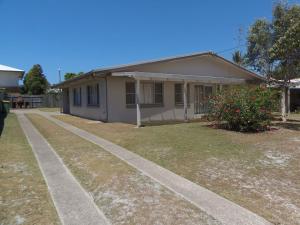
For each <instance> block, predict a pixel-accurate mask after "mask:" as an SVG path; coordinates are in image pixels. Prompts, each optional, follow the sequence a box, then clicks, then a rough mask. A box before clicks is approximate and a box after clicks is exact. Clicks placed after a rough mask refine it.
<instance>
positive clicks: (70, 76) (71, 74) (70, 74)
mask: <svg viewBox="0 0 300 225" xmlns="http://www.w3.org/2000/svg"><path fill="white" fill-rule="evenodd" d="M83 74H84V73H83V72H79V73H65V76H64V77H65V80H69V79H71V78H74V77H77V76H80V75H83Z"/></svg>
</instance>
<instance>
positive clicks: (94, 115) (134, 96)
mask: <svg viewBox="0 0 300 225" xmlns="http://www.w3.org/2000/svg"><path fill="white" fill-rule="evenodd" d="M262 82H264V78H263V77H261V76H260V75H258V74H256V73H253V72H251V71H249V70H247V69H245V68H243V67H241V66H239V65H237V64H234V63H232V62H231V61H229V60H227V59H225V58H222V57H220V56H218V55H216V54H214V53H212V52H204V53H196V54H190V55H184V56H177V57H170V58H164V59H159V60H153V61H146V62H140V63H135V64H129V65H122V66H115V67H110V68H103V69H95V70H92V71H90V72H88V73H85V74H83V75H81V76H78V77H75V78H73V79H70V80H66V81H64V82H62V83H59V84H58V85H56V87H59V88H61V89H62V94H63V104H62V108H63V109H62V110H63V112H64V113H67V114H72V115H76V116H80V117H85V118H90V119H94V120H101V121H107V122H129V123H132V122H136V123H137V126H140V125H141V123H142V122H144V121H147V122H149V121H160V120H189V119H194V118H198V117H200V116H201V115H203V114H205V113H206V112H207V108H208V107H207V106H208V100H207V99H208V97H209V96H210V95H212V94H213V93H214V92H215V91H216V90H217V89H221V88H222V87H223V86H228V85H241V84H260V83H262Z"/></svg>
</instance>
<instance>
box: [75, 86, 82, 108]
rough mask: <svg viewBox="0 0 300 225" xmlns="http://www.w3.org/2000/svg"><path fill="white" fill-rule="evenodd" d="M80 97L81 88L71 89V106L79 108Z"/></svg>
mask: <svg viewBox="0 0 300 225" xmlns="http://www.w3.org/2000/svg"><path fill="white" fill-rule="evenodd" d="M77 95H78V96H77ZM81 97H82V96H81V87H76V88H73V106H77V107H81V102H82V101H81V100H82V99H81Z"/></svg>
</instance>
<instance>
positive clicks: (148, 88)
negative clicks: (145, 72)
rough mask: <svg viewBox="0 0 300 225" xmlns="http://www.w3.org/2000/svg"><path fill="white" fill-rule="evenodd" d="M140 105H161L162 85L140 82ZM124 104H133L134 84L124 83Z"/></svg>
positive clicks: (159, 83) (160, 83)
mask: <svg viewBox="0 0 300 225" xmlns="http://www.w3.org/2000/svg"><path fill="white" fill-rule="evenodd" d="M140 103H141V104H143V105H161V104H163V83H162V82H142V83H141V85H140ZM126 104H127V105H133V104H135V83H134V82H127V83H126Z"/></svg>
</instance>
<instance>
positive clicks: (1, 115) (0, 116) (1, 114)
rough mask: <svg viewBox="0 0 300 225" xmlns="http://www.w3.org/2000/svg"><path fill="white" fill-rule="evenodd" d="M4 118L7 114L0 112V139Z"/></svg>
mask: <svg viewBox="0 0 300 225" xmlns="http://www.w3.org/2000/svg"><path fill="white" fill-rule="evenodd" d="M6 116H7V113H1V112H0V137H1V135H2V132H3V129H4V120H5V118H6Z"/></svg>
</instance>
